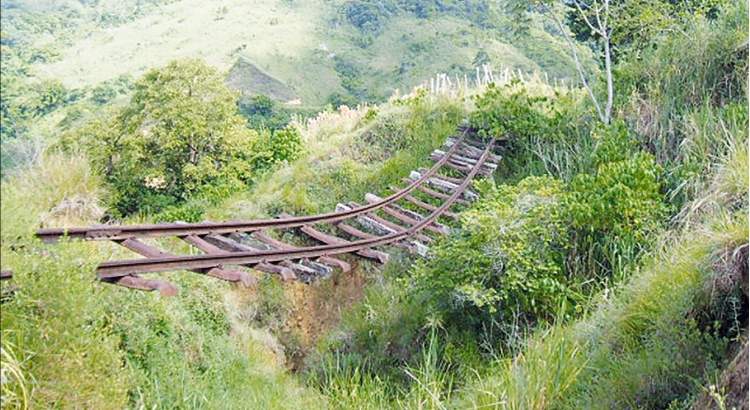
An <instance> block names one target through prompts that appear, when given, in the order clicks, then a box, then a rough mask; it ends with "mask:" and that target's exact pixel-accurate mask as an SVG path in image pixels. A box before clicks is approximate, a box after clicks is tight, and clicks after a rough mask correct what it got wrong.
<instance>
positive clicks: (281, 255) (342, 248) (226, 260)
mask: <svg viewBox="0 0 750 410" xmlns="http://www.w3.org/2000/svg"><path fill="white" fill-rule="evenodd" d="M494 143H495V140H494V139H493V140H492V141H491V142H490V144H488V147H487V149H486V150H485V152H484V154H483V155H482V157H481V158H480V159H479V160H478V161H477V163H478V164H482V163H483V162H484V161H485V159H486V158H487V154H488V153H489V151H490V149H491V148H492V146H493V145H494ZM479 170H480V167H479V166H475V167H474V168H473V169H472V170H471V172H470V173H469V174H468V175H467V177H466V179H465V180H464V181H463V183H462V184H461V185H460V186H459V189H457V190H455V191H454V192H453V194H452V195H451V196H450V197H449V198H448V199H447V200H446V201H445V202H444V203H443V205H441V206H440V207H439V208H438V209H437V210H435V212H433V213H432V214H430V215H429V216H428V217H426V218H425V219H424V220H422V221H420V222H419V223H417V224H416V225H414V226H412V227H411V228H409V229H405V230H403V231H401V232H396V233H392V234H389V235H384V236H381V237H375V238H372V239H363V240H360V241H356V242H348V243H342V244H334V245H320V246H311V247H306V248H299V249H294V250H290V249H279V250H273V251H263V252H232V253H228V254H224V255H209V254H207V255H194V256H164V257H156V258H146V259H135V260H126V261H113V262H103V263H101V264H99V267H98V268H97V270H98V274H99V277H100V278H102V279H112V278H117V277H122V276H128V275H131V274H134V273H149V272H163V271H172V270H181V269H207V268H213V267H217V266H225V265H252V264H258V263H272V262H280V261H284V260H289V259H303V258H314V257H321V256H330V255H337V254H342V253H352V252H356V251H359V250H362V249H367V248H372V247H376V246H382V245H388V244H390V243H392V242H396V241H400V240H403V239H406V238H408V237H410V236H413V235H414V234H416V233H417V232H419V231H420V230H422V229H423V228H424V227H425V226H427V225H429V224H430V223H432V222H433V221H434V220H435V219H437V218H438V217H439V216H440V215H441V214H442V213H443V212H444V211H446V210H447V209H448V208H449V207H450V206H451V205H452V204H453V202H454V201H455V200H456V199H458V197H459V196H460V195H461V194H462V193H463V190H464V189H466V188H467V187H468V186H469V184H470V183H471V181H472V179H473V178H474V176H476V174H477V173H479ZM342 241H343V240H342Z"/></svg>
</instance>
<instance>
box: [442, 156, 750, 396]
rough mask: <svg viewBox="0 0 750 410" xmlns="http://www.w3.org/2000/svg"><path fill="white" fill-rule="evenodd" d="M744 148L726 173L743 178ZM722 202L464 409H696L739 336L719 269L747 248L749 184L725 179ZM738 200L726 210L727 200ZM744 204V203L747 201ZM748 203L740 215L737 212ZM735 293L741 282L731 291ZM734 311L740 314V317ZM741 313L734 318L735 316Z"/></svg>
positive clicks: (668, 237)
mask: <svg viewBox="0 0 750 410" xmlns="http://www.w3.org/2000/svg"><path fill="white" fill-rule="evenodd" d="M746 159H747V152H746V148H739V149H737V150H734V151H733V152H732V153H731V155H730V157H729V159H728V160H727V161H726V163H724V165H723V166H722V168H724V169H739V170H741V169H744V168H745V167H747V165H746V164H745V162H746ZM715 175H716V183H717V186H722V187H724V190H723V191H722V193H721V194H719V193H717V192H713V193H711V194H710V195H709V196H708V197H705V198H698V199H696V204H700V206H701V207H702V209H703V210H704V211H703V212H695V213H692V214H690V216H689V217H690V218H692V219H693V220H692V223H691V224H684V226H686V227H688V228H685V229H684V230H683V231H682V233H681V234H679V235H674V234H670V233H667V234H665V235H664V236H663V238H662V243H663V245H662V247H661V248H660V249H658V250H656V251H655V252H654V253H653V255H652V256H651V258H647V261H646V262H645V263H644V265H643V267H642V268H640V269H637V270H636V271H634V272H633V273H632V276H631V277H630V279H629V280H627V281H626V282H625V283H624V284H623V285H621V286H616V287H614V288H610V289H607V290H605V292H604V293H603V294H602V295H601V296H599V297H598V298H596V299H594V300H593V301H592V308H591V310H590V313H589V314H588V315H587V316H586V317H585V318H583V319H582V320H580V321H577V322H574V323H571V324H569V325H564V326H556V327H552V328H551V329H550V330H548V331H545V332H543V333H542V334H540V335H537V336H534V337H532V338H531V339H530V340H529V342H528V344H527V346H526V347H525V348H524V349H523V350H522V351H521V352H520V353H519V354H517V355H516V356H515V357H514V358H509V359H504V360H501V361H500V362H499V363H497V364H496V365H494V366H493V367H492V370H490V372H489V373H488V374H483V375H480V376H479V377H478V378H477V379H478V380H477V381H476V382H475V383H474V384H473V386H471V387H469V388H467V389H466V392H465V393H464V394H462V395H460V397H459V398H458V400H457V402H456V406H457V407H460V408H500V409H506V408H507V409H515V408H622V407H631V408H640V407H643V408H664V407H667V406H669V405H670V404H674V405H679V403H686V402H687V403H689V400H690V398H691V397H692V395H693V394H696V393H697V392H698V391H700V385H701V383H707V382H709V381H710V380H712V377H715V374H716V372H717V371H718V369H720V368H721V366H722V365H723V364H724V363H725V361H726V358H725V357H724V356H723V355H724V353H725V349H726V347H727V345H728V343H729V342H731V341H733V340H734V341H736V340H737V339H736V338H741V337H742V336H741V335H740V334H739V333H738V332H739V330H740V329H741V327H742V324H741V323H740V322H738V320H741V319H738V316H737V315H738V314H740V313H739V312H738V311H736V309H737V308H738V306H739V305H738V304H737V301H738V300H739V299H738V298H741V297H742V296H741V295H737V292H740V290H739V288H738V285H739V284H738V283H735V285H733V286H734V287H732V288H729V289H727V288H726V286H724V287H723V288H720V287H717V286H718V285H717V284H716V283H718V282H717V281H721V280H723V281H726V280H728V279H727V277H726V276H722V275H727V272H724V271H722V270H721V269H720V268H719V267H720V266H721V265H720V263H719V261H720V260H721V259H720V258H721V257H722V255H723V254H724V253H725V252H731V250H733V249H737V248H738V247H740V246H742V245H745V246H746V244H747V243H748V216H747V203H746V202H747V180H746V176H745V177H744V178H742V179H740V180H737V179H736V178H735V176H734V173H733V172H726V173H724V172H717V173H716V174H715ZM729 195H732V196H734V197H733V198H732V200H731V201H727V199H728V198H727V196H729ZM743 198H744V200H743ZM738 201H739V203H743V204H744V205H743V206H742V207H740V208H739V209H738V208H735V207H734V206H733V204H736V203H738ZM733 283H734V282H733ZM733 309H734V310H733ZM732 312H734V313H732Z"/></svg>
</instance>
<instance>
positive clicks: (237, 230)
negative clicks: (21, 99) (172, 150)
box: [37, 128, 500, 296]
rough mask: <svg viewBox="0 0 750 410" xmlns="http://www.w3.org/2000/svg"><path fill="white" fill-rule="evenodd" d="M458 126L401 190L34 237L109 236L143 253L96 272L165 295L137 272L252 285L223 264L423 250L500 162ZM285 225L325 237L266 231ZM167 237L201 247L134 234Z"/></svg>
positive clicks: (319, 268) (278, 268)
mask: <svg viewBox="0 0 750 410" xmlns="http://www.w3.org/2000/svg"><path fill="white" fill-rule="evenodd" d="M459 130H460V131H462V133H461V134H460V135H459V136H456V137H452V138H449V139H448V141H447V142H446V144H444V148H446V151H441V150H435V152H433V154H432V156H431V158H432V159H433V160H435V161H436V162H435V164H434V165H433V167H432V168H430V169H429V170H425V169H420V172H417V171H414V172H412V175H411V178H410V180H409V181H410V183H409V185H408V186H407V187H405V188H403V189H398V188H394V190H395V191H396V193H395V194H393V195H391V196H389V197H387V198H384V199H379V198H378V197H376V196H374V195H369V194H368V197H367V198H366V199H367V200H368V202H369V204H367V205H359V204H355V203H351V205H352V206H346V205H341V204H340V205H339V206H337V211H336V212H331V213H325V214H319V215H310V216H301V217H291V216H286V215H284V216H282V217H281V218H280V219H273V220H257V221H235V222H221V223H213V222H203V223H194V224H187V223H173V224H162V225H132V226H93V227H87V228H68V229H64V228H63V229H58V228H53V229H49V228H48V229H40V230H39V231H38V232H37V236H38V237H40V238H41V239H42V240H43V241H44V242H47V243H54V242H57V241H58V240H59V239H60V238H61V237H69V238H74V239H84V240H110V241H113V242H115V243H118V244H120V245H122V246H125V247H127V248H128V249H131V250H133V251H135V252H137V253H139V254H141V255H143V256H146V258H142V259H133V260H122V261H108V262H102V263H100V264H99V266H98V267H97V276H98V278H99V279H101V280H103V281H105V282H109V283H115V284H118V285H122V286H126V287H130V288H135V289H143V290H159V291H160V292H161V293H162V295H165V296H169V295H174V294H176V293H177V289H176V288H175V287H174V286H173V285H171V284H169V283H167V282H164V281H161V280H152V279H145V278H142V277H140V276H139V274H142V273H154V272H163V271H172V270H191V271H194V272H197V273H201V274H206V275H209V276H214V277H217V278H219V279H223V280H227V281H232V282H241V283H242V284H244V285H245V286H252V285H253V284H254V283H256V280H255V278H254V276H252V275H250V274H249V273H248V272H245V271H243V270H237V269H234V268H233V269H227V268H226V266H236V267H252V268H254V269H256V270H260V271H265V272H268V273H275V274H279V275H280V276H281V278H282V279H283V280H288V279H294V278H297V277H298V275H300V276H305V277H309V276H315V275H319V276H325V275H329V274H330V273H331V272H332V270H333V268H334V267H338V268H340V269H342V270H344V271H347V270H349V269H350V266H349V264H348V263H347V262H344V261H342V260H339V259H337V258H335V256H336V255H341V254H347V253H353V254H357V255H359V256H362V257H366V258H370V259H375V260H377V261H379V262H381V263H385V262H386V261H387V259H388V254H386V253H384V252H381V251H377V250H375V249H374V248H376V247H382V246H385V245H394V246H400V247H404V248H407V249H409V250H410V251H417V252H420V253H423V252H424V251H425V250H426V244H428V243H430V242H432V238H430V237H429V236H427V235H425V234H423V233H422V231H430V232H436V233H447V228H445V227H443V226H441V225H440V224H439V223H438V222H437V220H438V218H439V217H441V216H443V217H452V218H456V217H457V216H456V214H455V213H452V212H450V211H449V208H450V207H451V206H454V205H456V204H467V203H468V202H467V201H466V200H467V199H468V200H471V199H475V198H476V194H474V193H472V192H470V191H469V190H468V187H469V185H470V184H471V182H472V180H473V178H475V177H476V176H477V175H480V174H482V175H488V174H491V171H493V170H494V169H495V168H497V163H496V162H495V161H498V160H499V159H500V157H499V156H498V155H496V154H493V153H492V150H493V148H494V147H495V142H496V139H492V140H491V141H490V142H489V143H487V144H485V143H480V142H477V141H469V140H468V134H470V133H471V130H470V129H468V128H465V129H459ZM478 147H482V148H483V149H482V148H478ZM441 168H448V169H452V170H454V171H453V172H456V171H458V172H460V173H462V174H463V178H454V177H449V176H446V175H442V174H439V173H438V171H439V170H440V169H441ZM426 185H431V186H432V187H433V188H436V189H437V190H438V191H434V190H430V189H429V188H426ZM417 192H423V193H424V192H426V193H427V194H426V195H428V196H430V197H432V198H437V199H439V200H440V199H441V200H443V201H442V204H441V205H439V206H437V205H430V204H426V203H425V202H423V201H420V200H417V199H416V198H414V197H413V196H412V193H417ZM430 192H432V193H434V195H431V194H430ZM461 197H464V199H462V198H461ZM401 199H405V200H407V201H408V202H409V203H410V204H413V205H416V206H417V207H420V209H426V210H428V211H430V213H429V214H428V215H426V216H422V215H421V214H420V213H418V212H415V211H409V210H406V209H404V208H402V207H400V206H398V205H396V204H395V203H396V201H399V200H401ZM420 204H421V205H422V206H420ZM376 211H383V212H384V213H385V214H386V215H389V216H391V217H393V218H391V220H388V219H386V218H383V217H380V216H378V215H377V214H376ZM396 221H398V223H397V222H396ZM321 224H331V225H333V226H334V227H336V228H337V229H339V230H341V231H343V232H344V233H345V234H347V235H349V236H350V237H353V238H357V239H358V240H352V241H350V240H347V239H343V238H340V237H338V236H334V235H330V234H326V233H323V232H321V231H318V230H316V229H315V228H313V226H316V225H321ZM404 224H406V226H404ZM354 225H360V226H361V227H362V228H361V229H360V228H356V227H355V226H354ZM288 228H299V230H300V231H301V232H302V233H304V234H306V235H307V236H309V237H311V238H313V239H315V240H317V241H319V242H322V243H323V244H321V245H314V246H306V247H296V246H293V245H290V244H286V243H284V242H281V241H279V240H278V239H275V238H273V237H270V236H268V235H267V234H266V231H272V230H279V229H288ZM165 236H173V237H177V238H180V239H182V240H184V241H185V242H188V243H189V244H191V245H192V246H194V247H196V248H198V249H200V250H202V251H203V252H204V254H201V255H173V254H170V253H167V252H164V251H161V250H159V249H157V248H154V247H151V246H150V245H147V244H146V243H143V242H141V241H139V238H151V237H165Z"/></svg>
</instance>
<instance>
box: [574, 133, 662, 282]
mask: <svg viewBox="0 0 750 410" xmlns="http://www.w3.org/2000/svg"><path fill="white" fill-rule="evenodd" d="M596 135H597V137H596V138H597V139H598V141H597V144H596V145H595V147H594V151H593V153H592V164H591V168H592V169H593V170H594V171H593V172H591V173H583V174H579V175H578V176H576V177H575V178H574V179H573V180H572V181H571V183H570V190H571V195H570V196H569V198H568V201H569V202H568V209H569V211H570V213H571V220H572V228H573V238H572V242H573V244H574V249H573V251H572V252H571V256H570V257H569V258H568V264H569V266H568V269H569V270H570V271H571V272H575V273H576V274H578V275H582V276H584V277H593V278H598V279H603V278H607V277H611V275H612V274H616V273H619V272H622V269H623V267H625V266H628V265H633V264H635V263H636V261H637V256H638V254H639V253H640V252H641V251H642V250H643V249H648V248H649V246H650V244H651V243H652V242H653V238H652V237H651V235H652V234H653V233H654V232H656V231H657V230H658V229H659V228H660V227H661V226H662V221H663V219H664V217H665V216H666V210H667V209H666V205H665V200H664V196H663V194H662V192H661V189H662V183H661V179H662V173H663V170H662V169H661V167H659V166H658V165H657V164H656V161H655V159H654V157H653V156H652V155H651V154H648V153H647V152H643V151H638V150H637V149H636V143H635V139H634V138H633V137H632V136H631V135H630V133H629V132H628V131H627V128H626V127H625V126H624V124H614V125H613V126H610V127H607V128H605V129H602V130H600V131H598V132H597V134H596Z"/></svg>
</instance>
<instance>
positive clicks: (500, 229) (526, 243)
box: [411, 177, 572, 326]
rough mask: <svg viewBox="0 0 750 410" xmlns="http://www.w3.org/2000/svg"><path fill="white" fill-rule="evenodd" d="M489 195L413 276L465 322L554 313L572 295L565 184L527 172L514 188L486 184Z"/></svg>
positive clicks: (440, 305) (532, 318)
mask: <svg viewBox="0 0 750 410" xmlns="http://www.w3.org/2000/svg"><path fill="white" fill-rule="evenodd" d="M484 195H485V197H484V198H482V199H481V200H480V201H479V202H478V203H477V204H476V206H475V207H474V208H473V209H471V210H469V211H466V212H465V213H464V214H463V215H462V227H461V230H460V231H459V232H458V233H457V234H455V235H452V236H451V238H450V239H449V240H447V241H445V242H443V243H441V244H439V245H437V246H433V247H432V248H431V251H430V255H429V259H428V260H427V261H425V262H421V263H418V264H417V268H416V269H415V270H414V271H413V276H412V278H411V280H412V281H414V283H415V286H416V287H417V289H419V290H420V291H422V292H426V294H427V295H429V296H428V297H429V299H430V300H431V303H432V304H433V305H435V306H438V309H440V310H443V311H448V312H453V315H454V316H455V318H456V319H458V318H459V317H460V318H462V319H461V320H462V321H463V322H465V323H466V324H473V325H474V326H479V325H480V324H481V322H483V321H487V320H488V319H489V318H490V317H492V316H495V315H499V317H500V319H498V320H499V321H501V322H502V321H503V320H504V319H503V318H505V319H510V318H519V319H520V320H521V322H524V323H533V322H535V321H537V320H539V319H548V318H551V317H552V316H553V315H554V314H555V312H556V310H557V308H558V306H559V304H560V303H561V301H562V300H564V299H566V298H569V297H572V294H571V293H570V291H569V290H568V285H567V283H566V280H565V278H564V275H563V273H564V270H563V266H564V264H563V262H564V259H565V249H566V247H567V217H566V211H565V205H566V195H567V194H566V192H565V186H564V184H563V183H562V182H561V181H559V180H555V179H552V178H549V177H528V178H526V179H524V180H522V181H521V182H519V183H518V185H515V186H513V185H503V186H501V187H499V188H494V187H488V186H485V192H484ZM467 311H469V312H473V313H472V314H470V315H467V314H466V312H467ZM467 317H471V319H468V320H467Z"/></svg>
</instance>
